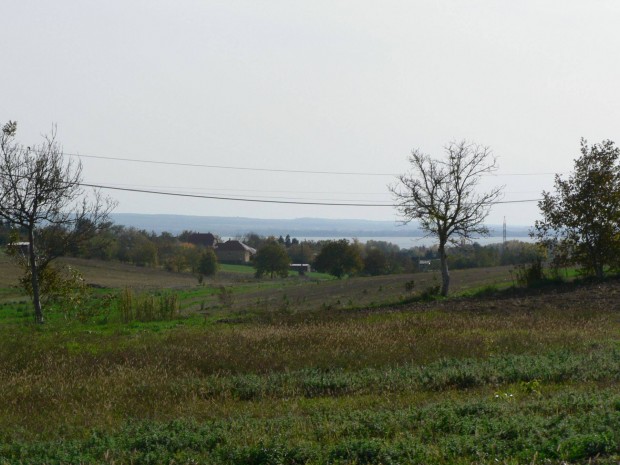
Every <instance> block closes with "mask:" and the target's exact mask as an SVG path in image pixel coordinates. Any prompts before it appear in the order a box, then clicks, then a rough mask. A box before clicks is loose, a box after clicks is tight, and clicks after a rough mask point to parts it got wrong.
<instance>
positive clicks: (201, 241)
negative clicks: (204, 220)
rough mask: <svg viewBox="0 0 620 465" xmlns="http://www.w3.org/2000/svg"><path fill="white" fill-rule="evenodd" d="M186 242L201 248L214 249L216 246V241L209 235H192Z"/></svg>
mask: <svg viewBox="0 0 620 465" xmlns="http://www.w3.org/2000/svg"><path fill="white" fill-rule="evenodd" d="M187 242H189V243H190V244H194V245H201V246H203V247H215V246H216V245H217V239H216V238H215V236H214V235H213V234H211V233H192V234H190V235H189V236H187Z"/></svg>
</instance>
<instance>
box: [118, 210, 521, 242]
mask: <svg viewBox="0 0 620 465" xmlns="http://www.w3.org/2000/svg"><path fill="white" fill-rule="evenodd" d="M111 219H112V220H113V221H114V222H115V223H116V224H121V225H124V226H133V227H135V228H138V229H145V230H147V231H154V232H156V233H158V234H159V233H162V232H163V231H167V232H170V233H172V234H179V233H181V232H183V231H184V230H191V231H198V232H212V233H214V234H218V235H220V236H229V237H234V236H242V235H244V234H246V233H248V232H255V233H257V234H261V235H264V236H269V235H276V236H279V235H280V234H284V235H285V234H290V235H291V236H299V237H334V236H337V237H421V236H423V235H424V234H423V232H422V231H420V230H419V229H418V226H417V224H413V223H410V224H407V225H402V224H401V223H398V222H396V221H375V220H363V219H358V220H346V219H326V218H295V219H263V218H243V217H226V216H190V215H161V214H154V215H150V214H143V213H114V214H112V215H111ZM488 227H489V229H490V231H491V235H492V236H501V235H502V226H501V225H488ZM528 231H529V226H514V227H510V228H508V231H507V235H508V236H510V237H526V236H527V235H528Z"/></svg>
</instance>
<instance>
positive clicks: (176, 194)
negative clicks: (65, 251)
mask: <svg viewBox="0 0 620 465" xmlns="http://www.w3.org/2000/svg"><path fill="white" fill-rule="evenodd" d="M80 185H82V186H85V187H93V188H96V189H107V190H116V191H124V192H139V193H142V194H156V195H168V196H173V197H189V198H195V199H211V200H232V201H237V202H253V203H272V204H274V203H275V204H288V205H322V206H330V207H390V208H394V207H397V206H398V205H395V204H378V203H336V202H300V201H294V200H266V199H252V198H244V197H222V196H214V195H199V194H183V193H180V192H164V191H155V190H148V189H135V188H129V187H114V186H106V185H103V184H87V183H81V184H80ZM540 200H541V199H526V200H501V201H497V202H491V203H490V205H501V204H510V203H531V202H539V201H540Z"/></svg>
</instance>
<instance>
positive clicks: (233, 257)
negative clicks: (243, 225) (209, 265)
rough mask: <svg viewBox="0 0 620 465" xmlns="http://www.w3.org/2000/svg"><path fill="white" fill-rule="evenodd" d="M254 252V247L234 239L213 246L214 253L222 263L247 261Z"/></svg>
mask: <svg viewBox="0 0 620 465" xmlns="http://www.w3.org/2000/svg"><path fill="white" fill-rule="evenodd" d="M255 254H256V249H253V248H252V247H250V246H247V245H245V244H244V243H243V242H241V241H236V240H229V241H226V242H224V243H222V244H217V245H216V247H215V255H217V259H218V260H219V261H220V262H222V263H248V262H249V261H250V259H251V258H252V256H253V255H255Z"/></svg>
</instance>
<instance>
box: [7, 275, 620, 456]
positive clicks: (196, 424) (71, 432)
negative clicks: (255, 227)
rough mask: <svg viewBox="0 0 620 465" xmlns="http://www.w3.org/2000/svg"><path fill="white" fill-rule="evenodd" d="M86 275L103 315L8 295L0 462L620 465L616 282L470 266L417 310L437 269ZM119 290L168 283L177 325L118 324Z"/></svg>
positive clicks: (619, 286) (619, 288)
mask: <svg viewBox="0 0 620 465" xmlns="http://www.w3.org/2000/svg"><path fill="white" fill-rule="evenodd" d="M74 264H75V265H76V266H79V264H78V263H74ZM91 266H93V267H97V266H101V267H102V269H100V270H95V271H92V275H91V276H89V275H88V273H91V271H88V270H87V269H86V267H84V274H85V276H87V280H89V281H91V282H92V283H96V284H97V286H98V287H97V289H96V290H95V292H94V295H93V296H92V299H94V301H95V302H98V301H100V302H101V305H102V306H105V305H108V306H109V308H108V310H107V311H106V312H101V313H98V312H95V313H93V314H92V315H90V316H89V318H86V319H84V320H83V321H79V320H76V319H75V318H72V317H71V316H68V315H67V314H66V313H63V311H62V310H61V309H57V310H55V311H52V312H50V314H49V318H48V322H47V323H46V324H45V325H43V326H35V325H34V324H32V323H30V315H29V307H28V306H27V303H26V302H24V300H23V298H22V297H19V296H18V295H17V294H16V291H15V290H13V289H10V288H6V285H4V284H3V285H4V286H5V288H3V289H2V290H0V393H1V395H2V401H1V402H0V463H23V464H26V463H28V464H30V463H58V464H60V463H105V464H113V463H115V464H119V463H134V464H159V463H206V464H323V463H331V464H345V463H346V464H406V463H425V464H453V463H456V464H469V463H506V464H517V463H519V464H520V463H558V464H559V463H563V462H566V463H605V464H612V463H614V464H615V463H618V462H619V460H620V384H619V382H620V281H617V280H609V281H606V282H602V283H590V284H586V283H568V284H556V285H555V286H553V287H545V288H541V289H538V290H534V291H526V290H519V289H512V288H510V287H509V286H510V285H511V283H512V279H511V274H510V272H509V270H508V269H495V270H493V269H488V270H473V271H469V272H468V271H463V272H461V273H454V277H455V281H456V288H457V291H458V292H457V294H458V293H460V295H457V296H456V297H453V298H450V299H446V300H430V299H426V300H425V299H424V298H423V297H422V296H421V294H422V293H423V292H424V290H425V289H427V288H428V287H429V286H432V285H433V283H434V280H433V276H432V275H430V274H429V275H426V274H416V275H407V276H389V277H379V278H359V279H351V280H342V281H338V280H323V279H319V278H317V277H314V278H312V277H310V278H306V279H296V278H289V279H286V280H274V281H271V280H261V281H256V280H254V279H253V278H252V277H251V275H248V274H247V273H246V274H245V275H244V274H243V273H237V274H236V275H235V273H234V271H229V272H228V273H230V275H228V276H227V275H225V274H223V275H222V276H220V277H218V278H217V280H215V281H209V282H206V283H205V284H204V285H203V286H199V285H198V284H197V282H196V280H195V278H192V277H189V276H176V278H174V276H175V275H168V274H166V273H164V272H157V271H155V270H143V269H137V268H133V267H127V268H125V270H126V273H127V274H126V275H125V276H123V279H121V280H120V281H115V280H116V279H119V278H118V275H116V274H115V273H111V274H110V277H109V278H106V274H105V271H104V269H105V264H96V263H91ZM118 268H122V267H121V265H113V269H118ZM4 276H6V275H4ZM168 277H169V278H170V280H168ZM106 279H109V281H106ZM174 279H179V280H183V279H186V280H187V281H186V283H185V284H182V283H179V282H177V281H174ZM412 280H413V281H414V285H413V290H412V288H411V285H410V284H409V285H408V283H410V282H411V281H412ZM129 282H133V283H139V285H137V286H136V287H138V288H141V289H151V290H154V289H160V288H161V287H163V286H166V287H169V288H171V289H172V290H170V289H169V290H168V291H167V292H172V293H174V295H175V296H177V298H178V305H179V309H180V310H179V313H178V315H175V316H174V317H172V318H170V319H166V320H165V321H150V322H142V321H125V322H124V321H123V320H122V318H121V316H120V315H119V313H118V312H119V307H118V306H117V304H115V303H114V302H116V300H115V299H118V298H117V297H116V295H118V294H119V293H120V290H119V288H120V287H122V286H124V285H126V284H127V283H129ZM494 283H495V284H496V285H495V286H490V285H491V284H494ZM100 287H104V288H100ZM105 287H107V288H105ZM222 288H223V289H225V291H222ZM226 289H228V290H226ZM136 292H137V291H136ZM153 292H155V291H153ZM157 292H159V291H157ZM136 295H137V294H136ZM106 296H107V297H106ZM110 296H112V297H110ZM284 296H286V297H284ZM349 300H351V302H349ZM110 302H112V303H111V304H110Z"/></svg>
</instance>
